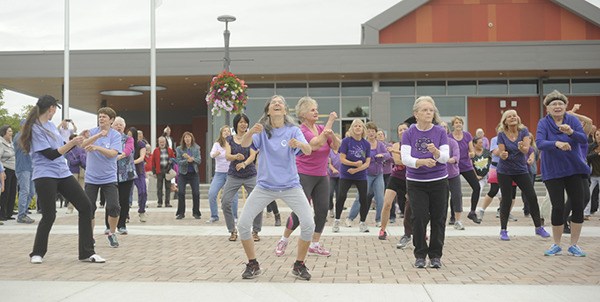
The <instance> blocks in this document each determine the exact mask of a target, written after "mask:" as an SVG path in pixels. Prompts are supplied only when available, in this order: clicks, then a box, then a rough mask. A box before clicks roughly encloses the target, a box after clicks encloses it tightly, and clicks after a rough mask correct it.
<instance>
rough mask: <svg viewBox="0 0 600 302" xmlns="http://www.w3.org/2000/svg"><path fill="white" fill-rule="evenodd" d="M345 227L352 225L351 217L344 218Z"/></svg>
mask: <svg viewBox="0 0 600 302" xmlns="http://www.w3.org/2000/svg"><path fill="white" fill-rule="evenodd" d="M346 227H348V228H351V227H352V219H350V218H346Z"/></svg>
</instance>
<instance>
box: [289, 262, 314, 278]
mask: <svg viewBox="0 0 600 302" xmlns="http://www.w3.org/2000/svg"><path fill="white" fill-rule="evenodd" d="M292 274H294V276H296V277H298V278H299V279H303V280H306V281H308V280H310V277H312V276H311V275H310V273H309V272H308V269H307V268H306V265H305V264H304V261H302V262H300V263H297V262H295V263H294V268H293V269H292Z"/></svg>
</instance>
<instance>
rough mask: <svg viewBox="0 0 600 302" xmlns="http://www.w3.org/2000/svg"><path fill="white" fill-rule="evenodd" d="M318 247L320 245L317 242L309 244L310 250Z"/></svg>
mask: <svg viewBox="0 0 600 302" xmlns="http://www.w3.org/2000/svg"><path fill="white" fill-rule="evenodd" d="M319 245H321V244H320V243H319V242H318V241H317V242H311V243H310V247H311V248H316V247H318V246H319Z"/></svg>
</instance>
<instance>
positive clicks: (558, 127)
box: [535, 90, 590, 257]
mask: <svg viewBox="0 0 600 302" xmlns="http://www.w3.org/2000/svg"><path fill="white" fill-rule="evenodd" d="M568 104H569V100H568V99H567V97H566V96H565V95H564V94H562V93H560V92H558V91H556V90H554V91H553V92H551V93H549V94H548V95H547V96H546V97H545V98H544V106H546V111H547V112H548V114H547V115H546V116H545V117H544V118H542V119H541V120H540V121H539V122H538V127H537V134H536V136H535V137H536V140H535V142H536V143H537V145H538V148H539V149H540V150H541V151H542V155H541V170H542V180H543V181H544V184H545V185H546V189H548V195H550V202H551V203H552V238H553V239H554V244H553V245H552V246H551V247H550V249H548V250H547V251H546V252H545V253H544V254H545V255H546V256H553V255H560V254H561V253H562V248H561V246H560V241H561V237H562V233H563V224H564V223H565V221H564V211H565V194H564V193H565V191H566V192H567V195H569V199H570V200H571V203H572V211H573V214H572V216H571V246H570V247H569V249H568V252H569V254H571V255H573V256H577V257H584V256H585V255H586V254H585V252H583V250H582V249H581V248H580V247H579V246H578V245H577V241H578V240H579V235H580V234H581V226H582V224H583V205H584V195H583V188H584V186H583V181H584V180H585V181H586V182H587V179H586V178H587V175H589V174H590V167H589V166H588V165H587V164H586V163H585V161H584V160H583V158H582V156H581V154H580V145H581V144H586V143H587V137H586V135H585V133H584V132H583V127H582V126H581V123H580V122H579V120H578V119H577V118H576V117H575V116H573V115H570V114H567V113H566V108H567V105H568ZM586 186H587V183H586Z"/></svg>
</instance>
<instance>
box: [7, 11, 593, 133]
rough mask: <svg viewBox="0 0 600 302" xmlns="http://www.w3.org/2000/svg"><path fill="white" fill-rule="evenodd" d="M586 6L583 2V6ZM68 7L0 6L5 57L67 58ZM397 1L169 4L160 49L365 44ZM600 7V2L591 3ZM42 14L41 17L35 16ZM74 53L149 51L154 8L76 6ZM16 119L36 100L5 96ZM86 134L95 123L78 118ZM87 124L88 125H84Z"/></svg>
mask: <svg viewBox="0 0 600 302" xmlns="http://www.w3.org/2000/svg"><path fill="white" fill-rule="evenodd" d="M577 1H579V0H577ZM64 2H65V1H64V0H44V1H40V0H18V1H15V0H0V41H1V42H0V51H23V50H62V49H63V47H64V39H63V36H64V19H65V14H64V8H65V5H64ZM397 2H398V0H372V1H366V0H326V1H323V0H285V1H284V0H260V1H248V0H227V1H198V0H162V4H161V5H160V7H159V8H158V9H157V10H156V43H157V48H187V47H222V46H223V30H224V24H223V23H221V22H219V21H217V20H216V18H217V16H219V15H223V14H229V15H234V16H235V17H237V20H236V21H235V22H233V23H230V25H229V29H230V31H231V43H230V45H231V46H232V47H239V46H276V45H280V46H290V45H333V44H359V43H360V25H361V24H362V23H365V22H367V21H368V20H369V19H371V18H373V17H375V16H376V15H378V14H379V13H381V12H383V11H384V10H386V9H388V8H389V7H391V6H393V5H394V4H396V3H397ZM588 2H590V3H592V4H594V5H596V6H600V0H590V1H588ZM32 8H35V9H32ZM70 28H71V34H70V48H71V49H72V50H80V49H132V48H133V49H135V48H149V47H150V1H149V0H102V1H98V0H77V1H70ZM4 101H5V102H6V105H7V107H8V109H9V110H10V111H11V112H15V113H17V112H20V109H21V107H22V106H23V105H24V104H33V103H35V100H34V99H33V98H30V97H26V96H23V95H20V94H17V93H13V92H11V91H5V93H4ZM71 117H72V118H73V119H74V120H76V121H77V120H81V122H80V124H81V125H79V126H80V128H87V127H92V126H94V122H93V121H89V120H90V119H89V116H88V118H86V115H84V114H81V113H80V112H77V111H76V110H71ZM86 120H87V121H88V122H87V123H88V124H85V121H86Z"/></svg>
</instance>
